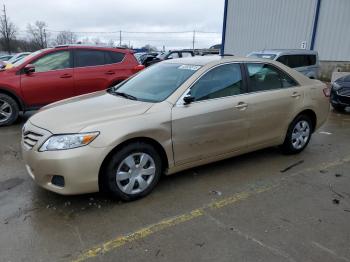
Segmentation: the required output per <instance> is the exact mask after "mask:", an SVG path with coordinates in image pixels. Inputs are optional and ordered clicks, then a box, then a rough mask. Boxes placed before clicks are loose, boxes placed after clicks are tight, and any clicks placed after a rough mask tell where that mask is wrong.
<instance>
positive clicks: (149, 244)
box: [0, 111, 350, 262]
mask: <svg viewBox="0 0 350 262" xmlns="http://www.w3.org/2000/svg"><path fill="white" fill-rule="evenodd" d="M27 118H28V115H25V116H23V117H22V118H21V120H20V121H19V122H18V123H17V124H16V125H14V126H10V127H4V128H1V129H0V144H1V147H0V261H12V262H17V261H132V262H133V261H216V262H220V261H254V262H256V261H268V262H274V261H290V262H294V261H298V262H299V261H315V262H322V261H325V262H329V261H345V262H346V261H350V223H349V221H350V113H349V112H348V113H343V114H339V113H336V112H334V111H331V113H330V115H329V119H328V121H327V123H326V124H325V125H324V126H323V127H322V128H321V129H320V130H317V132H316V133H315V134H314V135H313V138H312V141H311V143H310V144H309V146H308V148H307V149H306V150H305V151H304V152H302V153H301V154H299V155H293V156H285V155H282V154H281V153H280V151H279V149H278V148H268V149H264V150H261V151H258V152H254V153H250V154H246V155H243V156H240V157H235V158H231V159H228V160H224V161H221V162H218V163H214V164H210V165H206V166H202V167H198V168H194V169H191V170H187V171H184V172H181V173H178V174H175V175H172V176H168V177H164V178H163V179H162V180H161V181H160V184H159V185H158V186H157V187H156V189H155V190H154V192H153V193H152V194H151V195H149V196H148V197H146V198H144V199H141V200H138V201H135V202H131V203H123V202H120V201H114V200H111V199H108V198H107V197H105V196H103V195H101V194H89V195H81V196H60V195H57V194H54V193H51V192H48V191H46V190H44V189H41V188H39V187H38V186H37V185H36V184H35V183H34V182H33V181H32V180H31V178H30V177H29V176H28V175H27V174H26V171H25V168H24V164H23V161H22V157H21V153H20V136H21V127H22V125H23V124H24V122H25V121H26V119H27Z"/></svg>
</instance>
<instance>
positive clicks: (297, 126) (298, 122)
mask: <svg viewBox="0 0 350 262" xmlns="http://www.w3.org/2000/svg"><path fill="white" fill-rule="evenodd" d="M312 130H313V126H312V121H311V119H310V118H309V117H308V116H306V115H300V116H298V117H296V118H295V119H294V120H293V122H292V123H291V124H290V126H289V128H288V131H287V135H286V138H285V140H284V143H283V145H282V151H283V152H284V153H285V154H297V153H300V152H301V151H303V150H304V149H305V148H306V146H307V145H308V144H309V142H310V139H311V135H312Z"/></svg>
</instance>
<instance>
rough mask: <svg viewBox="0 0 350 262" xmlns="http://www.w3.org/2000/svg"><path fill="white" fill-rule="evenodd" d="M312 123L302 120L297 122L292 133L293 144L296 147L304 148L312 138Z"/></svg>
mask: <svg viewBox="0 0 350 262" xmlns="http://www.w3.org/2000/svg"><path fill="white" fill-rule="evenodd" d="M310 133H311V129H310V125H309V123H308V122H307V121H305V120H301V121H299V122H297V123H296V125H295V126H294V129H293V133H292V145H293V147H294V148H295V149H297V150H299V149H301V148H303V147H304V146H305V145H306V144H307V142H308V140H309V138H310Z"/></svg>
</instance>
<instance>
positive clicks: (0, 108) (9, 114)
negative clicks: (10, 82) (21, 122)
mask: <svg viewBox="0 0 350 262" xmlns="http://www.w3.org/2000/svg"><path fill="white" fill-rule="evenodd" d="M18 114H19V107H18V104H17V103H16V101H15V100H14V99H13V98H12V97H10V96H8V95H6V94H1V93H0V126H7V125H11V124H13V123H14V122H15V121H16V120H17V118H18Z"/></svg>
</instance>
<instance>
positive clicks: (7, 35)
mask: <svg viewBox="0 0 350 262" xmlns="http://www.w3.org/2000/svg"><path fill="white" fill-rule="evenodd" d="M2 11H3V13H4V14H3V20H4V22H3V23H4V25H5V41H6V49H7V52H9V53H10V54H11V45H10V36H9V30H8V24H7V15H6V6H5V4H4V8H3V10H2Z"/></svg>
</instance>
